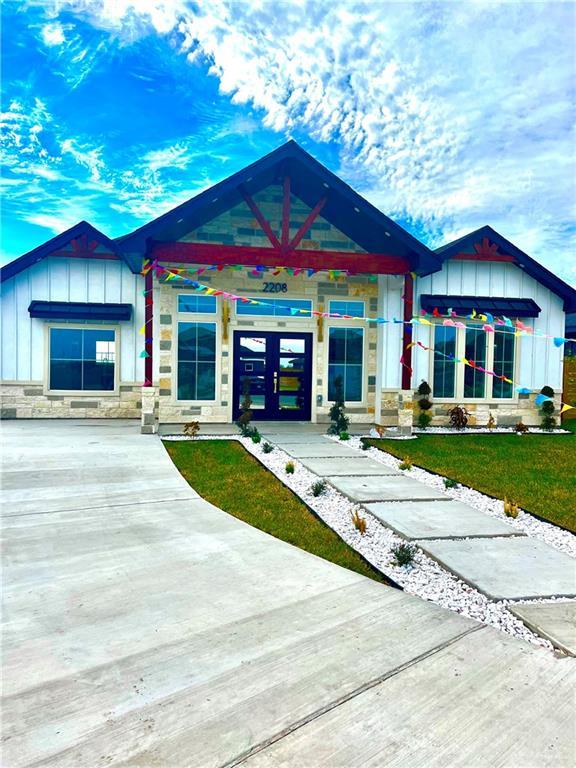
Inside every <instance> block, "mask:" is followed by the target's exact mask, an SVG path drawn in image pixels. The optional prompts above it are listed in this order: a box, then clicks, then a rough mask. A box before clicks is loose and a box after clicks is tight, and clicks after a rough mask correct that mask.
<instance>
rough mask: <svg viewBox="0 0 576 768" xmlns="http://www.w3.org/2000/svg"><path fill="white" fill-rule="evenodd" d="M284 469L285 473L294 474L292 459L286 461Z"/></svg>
mask: <svg viewBox="0 0 576 768" xmlns="http://www.w3.org/2000/svg"><path fill="white" fill-rule="evenodd" d="M284 471H285V472H286V474H287V475H293V474H294V462H293V461H287V462H286V466H285V467H284Z"/></svg>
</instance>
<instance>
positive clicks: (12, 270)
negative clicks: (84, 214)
mask: <svg viewBox="0 0 576 768" xmlns="http://www.w3.org/2000/svg"><path fill="white" fill-rule="evenodd" d="M51 255H58V256H67V255H69V257H70V258H86V259H91V258H95V259H102V258H112V259H123V260H124V257H123V255H122V254H121V252H120V251H119V249H118V246H117V245H116V243H115V242H114V241H113V240H110V238H109V237H107V236H106V235H105V234H104V233H103V232H100V231H99V230H98V229H96V227H93V226H92V224H89V223H88V222H87V221H80V222H79V223H78V224H75V225H74V226H73V227H70V229H67V230H66V231H65V232H62V233H61V234H60V235H56V236H55V237H53V238H51V239H50V240H47V241H46V242H45V243H42V245H39V246H38V247H37V248H33V249H32V250H31V251H28V253H25V254H24V255H23V256H20V257H19V258H17V259H14V261H11V262H10V263H9V264H6V265H5V266H4V267H2V268H1V269H0V281H1V282H4V281H5V280H8V279H10V278H11V277H14V276H15V275H17V274H19V273H20V272H22V271H24V270H25V269H28V267H31V266H32V265H33V264H36V263H37V262H38V261H42V259H45V258H46V257H47V256H51ZM132 271H134V270H132Z"/></svg>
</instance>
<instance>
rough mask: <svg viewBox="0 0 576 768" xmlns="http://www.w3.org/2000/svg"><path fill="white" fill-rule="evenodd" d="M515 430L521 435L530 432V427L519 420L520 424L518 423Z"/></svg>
mask: <svg viewBox="0 0 576 768" xmlns="http://www.w3.org/2000/svg"><path fill="white" fill-rule="evenodd" d="M514 430H515V431H516V432H517V433H518V434H519V435H525V434H526V433H527V432H528V427H527V426H526V424H524V423H523V422H522V421H519V422H518V424H516V426H515V427H514Z"/></svg>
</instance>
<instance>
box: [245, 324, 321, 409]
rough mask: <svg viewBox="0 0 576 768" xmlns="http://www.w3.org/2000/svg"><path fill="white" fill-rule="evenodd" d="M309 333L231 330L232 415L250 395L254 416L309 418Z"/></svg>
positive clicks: (310, 370) (310, 357) (310, 365)
mask: <svg viewBox="0 0 576 768" xmlns="http://www.w3.org/2000/svg"><path fill="white" fill-rule="evenodd" d="M311 385H312V334H310V333H248V332H246V331H236V332H235V333H234V386H233V397H234V408H233V418H234V419H237V418H238V416H239V415H240V413H241V408H242V402H243V400H244V399H245V397H246V395H249V397H250V400H251V404H250V410H251V411H252V418H253V419H260V420H262V419H270V420H276V419H282V420H286V421H288V420H294V421H309V420H310V409H311V396H312V391H311Z"/></svg>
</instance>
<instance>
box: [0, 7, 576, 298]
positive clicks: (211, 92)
mask: <svg viewBox="0 0 576 768" xmlns="http://www.w3.org/2000/svg"><path fill="white" fill-rule="evenodd" d="M575 10H576V5H575V4H574V3H572V2H552V3H546V2H539V3H529V2H506V3H502V4H495V3H487V2H474V1H473V0H467V2H420V3H413V4H410V3H398V2H378V3H356V2H352V1H350V2H338V0H327V1H326V0H312V2H306V1H305V0H288V1H287V2H283V1H282V2H280V1H278V0H273V1H272V2H250V3H249V2H241V1H238V0H236V2H225V1H224V0H211V1H210V2H208V3H204V2H201V3H190V2H184V0H70V1H68V0H42V1H41V2H23V1H22V0H18V1H17V2H16V1H12V0H5V2H4V4H3V25H2V32H3V41H2V50H3V88H4V99H3V115H2V157H3V164H4V174H3V180H2V183H3V185H4V192H3V195H4V205H3V210H2V217H3V221H2V224H3V227H2V231H3V240H2V254H3V255H2V259H3V261H7V260H9V259H11V258H14V257H15V256H18V255H20V254H22V253H23V252H25V251H27V250H29V249H30V248H32V247H34V246H35V245H38V244H40V243H42V242H43V241H44V240H46V239H48V238H49V237H51V236H52V235H54V234H56V233H58V232H60V231H62V229H64V228H66V227H69V226H71V225H72V224H74V223H76V222H77V221H78V220H80V219H87V220H88V221H90V222H91V223H93V224H94V225H95V226H96V227H98V228H100V229H102V230H103V231H104V232H105V233H106V234H108V235H109V236H111V237H115V236H118V235H121V234H124V233H126V232H128V231H130V230H131V229H133V228H135V227H136V226H138V225H140V224H142V223H144V222H146V221H149V220H150V219H151V218H154V217H156V216H158V215H160V214H161V213H163V212H165V211H166V210H168V209H170V208H171V207H173V206H174V205H176V204H178V203H180V202H182V201H184V200H186V199H188V198H189V197H191V196H192V195H194V194H196V193H197V192H199V191H201V190H202V189H204V188H206V187H207V186H209V185H211V184H213V183H215V182H217V181H219V180H220V179H222V178H224V177H225V176H227V175H229V174H230V173H232V172H234V171H236V170H238V169H240V168H242V167H243V166H244V165H246V164H247V163H249V162H252V161H253V160H255V159H257V158H258V157H260V156H261V155H263V154H265V153H266V152H268V151H270V150H271V149H273V148H275V147H277V146H278V145H279V144H281V143H283V142H284V141H285V140H286V139H288V138H294V139H296V141H298V142H300V143H301V144H302V145H303V146H304V147H305V148H306V149H307V150H308V151H309V152H311V153H312V154H313V155H315V156H316V157H317V158H318V159H319V160H320V161H321V162H323V163H324V164H326V165H327V166H328V167H329V168H330V169H331V170H333V171H335V172H336V173H338V174H339V175H340V176H341V177H342V178H343V179H345V180H346V181H347V182H349V183H350V184H352V186H354V187H355V188H356V189H357V190H358V191H359V192H361V193H362V194H363V195H365V196H366V197H367V198H368V199H369V200H370V201H371V202H373V203H374V204H375V205H377V206H378V207H379V208H380V209H381V210H383V211H384V212H385V213H387V214H388V215H390V216H392V217H393V218H394V219H396V221H398V222H399V223H400V224H401V225H403V226H404V227H406V228H407V229H408V230H410V231H411V232H412V233H413V234H415V235H416V236H417V237H419V238H421V239H422V240H424V241H425V242H426V243H428V244H429V245H431V246H432V247H436V246H438V245H441V244H442V243H444V242H447V241H449V240H451V239H454V238H455V237H459V236H461V235H463V234H465V233H466V232H468V231H470V230H472V229H475V228H477V227H479V226H482V225H483V224H491V225H492V226H493V227H494V228H495V229H497V230H498V231H499V232H501V234H503V235H504V236H505V237H508V238H510V239H511V240H513V241H514V242H515V243H516V244H517V245H518V246H519V247H521V248H522V249H524V250H526V251H527V252H528V253H529V254H530V255H532V256H534V257H535V258H536V259H538V260H539V261H541V262H542V263H543V264H545V265H546V266H548V267H549V268H551V269H553V270H554V271H556V272H557V273H558V274H559V275H560V276H562V277H563V278H564V279H566V280H567V281H568V282H571V283H573V284H576V252H575V230H576V227H575V223H574V203H575V200H576V188H575V177H576V159H575V149H574V148H575V144H574V133H573V124H574V115H575V111H574V109H575V104H574V102H575V90H574V85H573V83H574V77H575V74H576V67H575V61H574V52H573V51H574V28H575V21H576V17H575Z"/></svg>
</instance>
